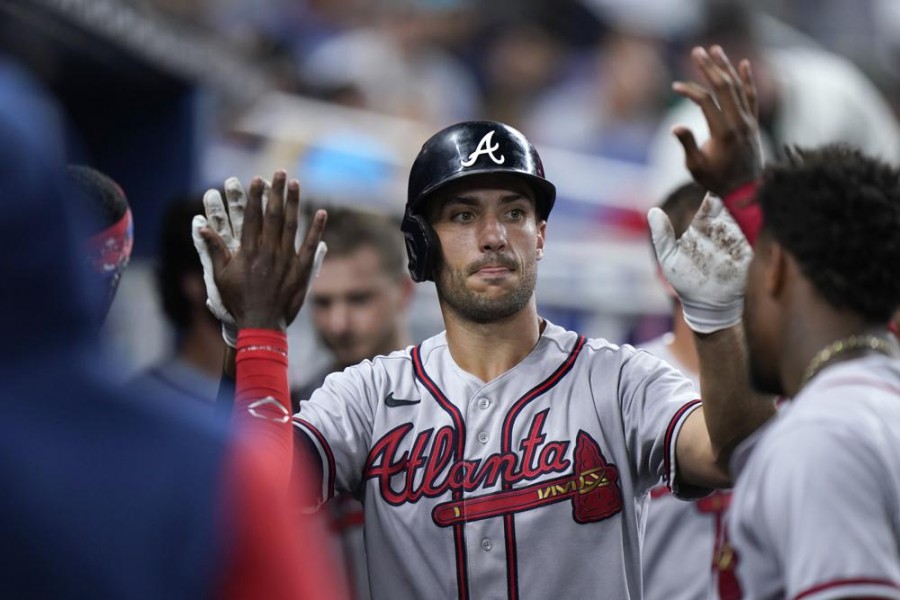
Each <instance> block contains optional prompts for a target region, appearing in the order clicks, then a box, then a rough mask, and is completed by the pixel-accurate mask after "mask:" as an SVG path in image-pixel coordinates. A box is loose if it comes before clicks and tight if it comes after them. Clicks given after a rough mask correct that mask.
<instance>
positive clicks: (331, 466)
mask: <svg viewBox="0 0 900 600" xmlns="http://www.w3.org/2000/svg"><path fill="white" fill-rule="evenodd" d="M294 423H296V424H299V425H301V426H303V427H304V428H305V429H308V430H309V431H310V433H312V434H313V435H314V436H315V438H316V439H317V440H318V441H319V445H320V446H321V447H322V450H324V451H325V458H327V459H328V498H324V500H330V499H331V498H334V478H335V468H334V453H333V452H332V451H331V446H329V445H328V441H327V440H326V439H325V436H324V435H322V432H320V431H319V430H318V429H316V428H315V427H313V426H312V425H311V424H310V423H309V421H307V420H305V419H301V418H300V417H294Z"/></svg>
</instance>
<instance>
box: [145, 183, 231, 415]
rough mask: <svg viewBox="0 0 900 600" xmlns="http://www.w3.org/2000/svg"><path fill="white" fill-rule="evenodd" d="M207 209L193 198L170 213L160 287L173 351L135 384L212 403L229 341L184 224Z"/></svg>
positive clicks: (169, 397)
mask: <svg viewBox="0 0 900 600" xmlns="http://www.w3.org/2000/svg"><path fill="white" fill-rule="evenodd" d="M203 213H204V210H203V202H202V200H200V199H195V198H186V199H181V200H176V201H175V202H173V203H172V204H171V205H170V206H169V209H168V210H167V211H166V215H165V218H164V220H163V228H162V239H161V240H160V255H159V264H158V266H157V271H156V285H157V289H158V291H159V295H160V299H161V301H162V307H163V311H164V312H165V315H166V318H167V319H168V320H169V323H171V325H172V326H173V327H174V329H175V353H174V354H173V355H172V356H170V357H168V358H166V359H165V360H163V361H162V362H160V363H159V364H157V365H155V366H153V367H151V368H150V369H148V370H147V371H145V372H144V373H142V374H141V375H140V376H139V377H138V378H137V379H136V381H135V383H137V384H138V385H140V386H142V387H143V388H144V389H145V390H146V391H147V392H149V393H151V394H152V395H153V396H154V397H157V398H166V399H167V400H170V401H173V402H183V401H184V402H200V403H207V404H209V405H210V406H211V405H212V403H213V402H214V401H215V399H216V393H217V391H218V388H219V378H220V376H221V374H222V361H223V360H224V356H225V342H224V341H223V340H222V331H221V325H220V324H219V321H218V320H217V319H216V318H215V317H214V316H213V315H212V313H210V312H209V309H207V308H206V286H205V285H204V283H203V269H202V267H201V266H200V259H199V258H198V257H197V251H196V250H195V249H194V242H193V240H192V238H191V231H190V228H189V227H188V226H186V225H185V223H188V224H189V223H190V222H191V219H192V218H193V217H194V215H202V214H203Z"/></svg>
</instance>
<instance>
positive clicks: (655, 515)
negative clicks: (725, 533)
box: [641, 334, 731, 600]
mask: <svg viewBox="0 0 900 600" xmlns="http://www.w3.org/2000/svg"><path fill="white" fill-rule="evenodd" d="M670 338H671V334H667V335H665V336H662V337H659V338H656V339H655V340H651V341H649V342H647V343H646V344H642V345H641V348H642V349H643V350H646V351H647V352H649V353H650V354H652V355H654V356H656V357H657V358H659V359H662V360H664V361H665V362H667V363H668V364H670V365H671V366H672V367H674V368H675V369H678V370H679V371H680V372H681V373H682V374H684V376H685V377H687V378H688V379H690V380H691V383H693V384H694V386H695V389H698V390H699V389H700V383H699V381H698V380H697V377H696V376H695V375H694V373H692V372H690V371H689V370H688V369H687V368H686V367H684V365H682V364H681V363H680V362H679V361H678V359H677V358H675V355H673V354H672V352H671V350H669V346H668V340H669V339H670ZM730 499H731V492H730V491H716V492H713V493H712V494H711V495H709V496H707V497H706V498H703V499H702V500H698V501H696V502H685V501H683V500H680V499H678V498H676V497H674V496H673V495H672V494H671V493H670V492H669V489H668V487H667V486H666V485H659V486H656V487H654V488H653V489H652V490H650V501H649V504H648V505H647V507H646V511H645V515H646V516H645V519H646V531H645V533H644V544H643V547H642V550H641V554H642V556H643V560H642V565H643V572H644V598H645V599H646V600H698V599H701V598H707V597H709V595H710V593H711V592H712V590H713V582H714V581H715V577H714V570H715V569H716V566H717V565H718V561H717V560H716V557H717V556H718V555H719V554H720V548H719V542H720V541H721V540H722V535H721V534H722V529H723V526H724V515H725V510H726V509H727V508H728V503H729V501H730Z"/></svg>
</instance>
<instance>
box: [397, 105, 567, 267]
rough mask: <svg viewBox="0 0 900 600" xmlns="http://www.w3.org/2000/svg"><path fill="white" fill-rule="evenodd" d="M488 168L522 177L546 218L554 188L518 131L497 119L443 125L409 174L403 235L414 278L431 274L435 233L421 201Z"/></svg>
mask: <svg viewBox="0 0 900 600" xmlns="http://www.w3.org/2000/svg"><path fill="white" fill-rule="evenodd" d="M491 173H506V174H510V175H515V176H518V177H521V178H523V179H524V180H525V181H526V182H527V183H528V185H530V186H531V189H532V190H533V192H534V197H535V201H536V209H537V214H538V216H539V217H540V218H541V219H546V218H547V217H548V216H549V215H550V211H551V209H552V208H553V202H554V201H555V200H556V188H555V187H554V186H553V184H552V183H550V182H549V181H547V180H546V179H545V178H544V166H543V164H541V157H540V156H538V153H537V150H535V149H534V146H532V145H531V143H530V142H529V141H528V140H527V139H526V138H525V136H524V135H522V133H521V132H520V131H518V130H516V129H514V128H512V127H510V126H509V125H504V124H503V123H498V122H496V121H466V122H463V123H457V124H456V125H452V126H450V127H447V128H446V129H443V130H441V131H439V132H437V133H436V134H434V135H433V136H431V138H430V139H429V140H428V141H427V142H425V144H424V145H423V146H422V150H420V151H419V155H418V156H417V157H416V160H415V162H413V166H412V170H411V171H410V173H409V192H408V194H407V199H406V212H405V214H404V215H403V224H402V229H403V236H404V238H405V239H406V251H407V253H408V254H409V273H410V275H412V278H413V280H415V281H426V280H429V279H431V278H432V277H431V272H432V269H433V268H434V261H435V252H436V251H437V246H438V244H437V238H436V236H435V233H434V230H433V229H432V228H431V225H429V224H428V220H427V219H426V218H425V216H424V215H423V214H422V213H423V210H422V209H423V207H424V205H425V201H426V200H427V199H428V197H429V196H431V195H432V194H433V193H434V192H436V191H437V190H439V189H441V188H443V187H444V186H446V185H447V184H449V183H451V182H453V181H457V180H459V179H463V178H464V177H471V176H473V175H485V174H491Z"/></svg>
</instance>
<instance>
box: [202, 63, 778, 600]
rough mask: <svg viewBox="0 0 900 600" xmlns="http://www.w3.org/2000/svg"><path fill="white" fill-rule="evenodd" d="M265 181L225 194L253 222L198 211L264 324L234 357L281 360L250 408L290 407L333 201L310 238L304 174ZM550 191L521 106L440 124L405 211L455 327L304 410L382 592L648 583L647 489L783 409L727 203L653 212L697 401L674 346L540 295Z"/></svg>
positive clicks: (344, 382)
mask: <svg viewBox="0 0 900 600" xmlns="http://www.w3.org/2000/svg"><path fill="white" fill-rule="evenodd" d="M709 70H710V71H711V72H713V71H714V72H715V74H716V75H718V74H719V72H720V70H721V69H720V68H719V67H716V68H715V69H713V68H712V67H710V69H709ZM711 76H712V75H711ZM713 129H714V133H713V138H712V142H711V145H707V147H706V148H705V152H706V154H704V156H706V157H707V158H708V159H709V160H710V161H712V162H717V161H720V159H721V158H722V148H723V147H725V148H727V147H728V144H729V143H730V138H728V136H720V135H719V132H718V130H715V128H713ZM741 158H746V157H741ZM754 160H755V161H758V160H759V158H758V155H757V156H752V157H750V165H749V169H750V170H751V171H752V173H753V174H755V172H756V171H755V170H754V169H756V167H757V166H758V163H757V162H753V161H754ZM745 163H746V161H744V163H739V164H738V167H746V164H745ZM746 175H747V172H746V169H741V168H739V169H735V168H734V165H733V164H726V165H724V166H723V168H722V170H721V173H720V176H721V178H722V181H724V182H726V183H734V182H735V181H734V180H740V181H741V182H743V178H745V177H746ZM285 188H287V191H288V193H287V197H286V198H285V197H284V196H283V193H284V190H285ZM248 196H249V198H248V201H247V204H246V211H244V207H232V206H229V208H235V209H236V211H235V214H239V215H241V216H242V219H241V223H240V225H241V233H240V234H239V235H238V234H236V233H235V232H234V228H233V224H232V227H229V219H223V218H219V219H213V220H211V221H210V222H209V223H208V224H207V223H206V222H204V221H203V219H202V218H198V219H195V228H196V231H197V234H198V236H201V237H202V239H204V240H205V241H206V244H205V245H201V250H204V251H206V252H207V253H208V254H207V257H206V259H205V260H206V261H207V263H208V264H210V265H211V267H212V272H213V274H214V281H215V283H216V285H217V289H214V290H211V291H210V295H211V298H210V299H211V300H213V296H216V297H219V293H221V296H220V299H221V304H222V307H224V308H227V309H228V312H230V313H231V314H233V316H234V317H235V319H236V321H237V322H239V323H243V324H244V325H245V327H250V328H249V329H241V330H240V332H239V334H238V338H237V345H236V356H237V369H238V372H239V373H240V370H241V368H242V360H244V359H243V358H242V357H247V356H252V357H254V359H257V360H260V361H261V360H263V359H264V358H266V357H268V358H269V360H270V364H271V368H270V369H269V371H268V373H267V374H266V377H267V378H268V381H269V382H271V389H272V390H273V395H272V396H271V397H270V398H265V399H263V400H260V401H258V402H254V403H253V404H247V402H246V398H244V399H243V400H242V399H241V398H240V397H239V398H238V399H237V401H236V404H235V411H236V412H235V414H236V417H237V418H238V419H246V418H247V415H248V414H251V411H253V410H254V409H255V410H257V411H259V409H260V408H265V409H266V410H268V411H270V413H271V414H273V415H275V414H276V411H278V410H279V409H280V410H282V411H284V412H286V411H287V407H288V406H289V404H288V402H289V399H288V397H287V394H286V391H285V392H282V390H281V389H280V388H279V386H282V385H286V383H285V384H282V382H283V381H286V364H285V363H286V360H285V358H284V357H285V356H286V347H285V341H284V339H285V338H284V334H283V330H284V327H285V324H286V323H287V322H290V320H291V319H292V318H293V316H294V315H296V312H297V310H299V307H300V304H302V301H303V298H304V294H305V288H306V285H307V283H308V280H309V277H310V274H311V272H312V270H313V260H314V259H313V257H314V254H315V249H316V243H317V241H318V239H319V238H320V237H321V231H322V230H323V228H324V222H325V219H326V215H325V214H324V212H320V213H317V214H316V216H315V218H314V219H313V221H312V224H311V226H310V229H309V231H308V233H307V235H306V237H305V239H304V242H303V243H302V244H301V245H300V247H299V251H295V247H294V243H293V241H294V238H295V236H296V229H297V219H296V215H297V210H298V209H297V203H298V202H299V200H298V197H299V184H298V183H297V182H296V181H292V182H290V183H286V175H285V174H284V173H283V172H279V173H276V176H275V178H274V179H273V184H272V187H271V190H270V191H269V192H268V194H267V202H268V205H267V207H266V208H265V209H264V208H263V207H262V196H263V183H262V180H260V179H258V178H257V179H255V180H254V181H253V183H252V184H251V186H250V190H249V194H248ZM554 199H555V188H554V187H553V185H552V184H551V183H550V182H549V181H548V180H547V179H545V177H544V172H543V167H542V165H541V161H540V158H539V156H538V154H537V152H536V151H535V149H534V148H533V146H532V145H531V144H530V143H529V142H528V141H527V140H526V139H525V138H524V136H522V134H521V133H519V132H518V131H516V130H514V129H512V128H510V127H508V126H505V125H503V124H500V123H496V122H487V121H476V122H466V123H461V124H457V125H454V126H452V127H449V128H447V129H445V130H442V131H440V132H438V133H437V134H435V135H434V136H433V137H432V138H431V139H429V140H428V141H427V142H425V144H424V146H423V147H422V150H421V151H420V153H419V155H418V157H417V158H416V160H415V162H414V164H413V167H412V171H411V174H410V179H409V195H408V202H407V207H406V213H405V217H404V221H403V225H402V229H403V231H404V233H405V235H406V239H407V249H408V253H409V259H410V260H409V267H410V273H411V275H412V276H413V279H415V280H416V281H425V280H429V279H433V280H434V282H435V285H436V287H437V290H438V296H439V301H440V306H441V310H442V314H443V317H444V322H445V326H446V330H445V331H444V332H442V333H440V334H439V335H437V336H435V337H432V338H430V339H428V340H426V341H424V342H423V343H422V344H420V345H418V346H415V347H411V348H408V349H405V350H401V351H398V352H394V353H392V354H390V355H387V356H382V357H377V358H375V359H374V360H372V361H365V362H363V363H361V364H359V365H356V366H354V367H350V368H348V369H346V370H345V371H343V372H342V373H337V374H333V375H330V376H329V377H328V378H327V379H326V380H325V383H324V385H323V387H322V388H320V389H319V390H317V391H316V392H315V393H314V394H313V395H312V397H311V398H310V399H309V401H308V402H304V403H303V404H302V409H301V411H300V413H299V414H297V415H295V416H294V419H293V422H294V425H295V435H296V441H297V442H298V444H299V445H304V446H307V447H309V448H310V449H311V451H312V453H313V455H314V456H316V457H318V460H319V463H320V467H321V475H322V477H321V483H322V485H321V489H320V490H319V496H320V498H319V499H320V500H324V499H327V498H330V497H332V496H333V495H334V494H335V492H337V491H341V492H352V493H355V494H357V495H358V496H359V497H361V498H363V501H364V505H365V511H366V545H367V555H368V560H369V573H370V584H371V592H372V596H373V597H375V598H488V597H506V598H544V597H568V598H571V597H580V596H585V597H592V596H597V595H598V594H599V595H603V596H607V597H614V598H639V597H641V574H640V556H639V547H640V539H639V531H640V529H641V523H640V518H639V515H638V514H637V511H636V507H635V498H639V497H641V496H643V495H644V494H646V493H647V491H648V490H649V489H650V488H651V487H652V486H653V485H654V484H655V483H656V482H657V481H659V480H660V479H665V480H666V482H667V484H668V485H669V486H670V488H671V489H672V491H673V493H675V494H677V495H680V496H682V497H688V498H690V497H695V496H698V495H703V494H705V493H707V492H708V488H710V487H718V486H726V485H728V484H729V483H730V482H729V478H728V475H727V473H726V471H725V469H724V468H723V465H724V464H725V462H726V461H727V458H728V456H729V455H730V453H731V450H732V449H733V448H734V446H735V444H737V442H739V441H740V440H741V439H743V438H744V437H745V436H746V435H747V434H748V433H750V432H751V431H753V430H754V429H755V428H756V427H758V426H759V425H760V424H761V423H763V422H765V421H766V420H767V419H768V418H769V417H770V415H771V413H772V408H771V406H770V405H767V403H765V402H763V401H761V400H760V399H759V398H757V397H756V396H755V395H753V394H751V393H749V391H748V383H747V381H746V372H745V369H744V367H743V364H744V363H743V354H742V352H743V350H742V332H741V330H740V328H739V327H738V326H737V324H738V323H739V321H740V314H741V305H742V298H741V290H742V288H743V277H744V268H745V266H746V264H747V261H749V246H748V245H747V243H746V240H745V239H744V238H743V236H742V235H741V233H740V231H739V229H738V227H737V225H736V224H735V223H734V221H732V220H731V218H730V217H729V216H728V215H727V212H726V211H725V210H724V209H723V207H722V205H721V203H719V202H718V201H716V200H715V199H710V200H707V201H705V202H704V204H703V206H702V208H701V209H700V210H699V211H698V214H697V216H696V218H695V220H694V222H693V224H692V227H691V228H690V229H689V231H688V233H686V234H685V235H684V236H682V238H681V239H680V240H676V239H675V238H674V234H673V233H672V229H671V226H670V224H669V223H668V220H667V219H665V217H664V215H663V217H662V219H660V218H659V217H658V216H655V217H653V215H651V216H652V217H653V218H652V219H651V223H653V225H654V236H653V237H654V245H655V247H656V249H657V254H658V257H659V260H660V264H661V266H662V268H663V270H664V271H665V273H666V274H667V276H668V277H669V279H670V281H671V283H672V285H673V286H674V287H675V289H676V290H677V291H678V293H679V295H680V297H681V299H682V304H683V306H684V314H685V318H686V320H687V322H688V323H689V324H690V325H691V327H692V329H694V330H695V331H696V332H698V335H697V340H696V341H697V350H698V355H699V359H700V371H701V381H702V387H703V389H704V398H705V402H704V404H703V405H702V406H701V403H700V400H699V399H698V398H697V393H696V392H695V391H694V389H693V387H692V386H691V384H690V382H689V381H688V380H686V379H685V378H684V377H683V376H682V375H680V374H679V373H678V372H677V371H675V370H674V369H673V368H672V367H670V366H669V365H667V364H666V363H664V362H663V361H661V360H659V359H657V358H655V357H653V356H652V355H650V354H648V353H646V352H642V351H639V350H635V349H634V348H631V347H629V346H616V345H614V344H611V343H609V342H607V341H606V340H603V339H586V338H585V337H584V336H581V335H579V334H577V333H575V332H571V331H567V330H565V329H564V328H562V327H559V326H557V325H554V324H553V323H550V322H549V321H547V320H546V319H543V318H541V317H540V316H539V315H538V312H537V307H536V302H535V296H534V286H535V280H536V272H537V263H538V262H539V260H540V258H541V256H542V255H543V252H544V250H545V234H546V228H547V217H548V216H549V214H550V212H551V210H552V208H553V202H554ZM220 202H221V201H220ZM229 204H230V203H229ZM210 208H212V209H213V210H211V211H210V212H211V213H212V214H215V215H220V216H221V215H223V214H225V211H224V208H223V207H221V206H214V207H208V210H209V209H210ZM235 240H240V244H239V246H238V245H237V244H235V243H234V241H235ZM229 246H230V247H229ZM261 272H268V273H270V274H271V277H270V279H269V280H268V281H266V282H265V285H259V289H257V290H254V294H255V295H256V296H257V297H263V296H265V297H268V298H271V299H272V301H271V303H272V306H273V307H274V308H273V309H272V311H271V313H270V314H268V315H266V316H265V318H263V317H262V316H260V315H257V314H254V315H250V316H248V315H246V314H245V313H244V311H245V307H244V306H243V305H242V304H241V303H240V302H236V301H234V299H233V298H232V295H233V293H234V290H235V289H243V285H244V283H245V281H246V279H247V276H248V274H249V273H255V274H257V275H258V274H259V273H261ZM217 308H219V307H217ZM723 357H728V358H729V360H722V359H723ZM260 372H261V369H260ZM258 385H262V384H261V383H259V384H258ZM263 402H264V403H265V406H264V407H263V406H262V403H263ZM254 404H255V405H256V406H253V405H254ZM256 421H257V422H258V423H259V424H266V423H268V424H270V425H273V427H272V434H271V436H270V439H269V443H268V444H267V445H268V447H269V449H270V450H271V451H273V452H274V451H279V450H280V451H281V452H282V456H284V460H285V471H286V472H289V468H290V462H291V460H292V457H293V455H292V454H291V450H290V447H289V444H286V441H285V437H284V433H283V429H282V428H281V427H280V423H277V422H276V419H275V418H273V419H272V420H271V421H268V422H267V421H265V420H263V419H256Z"/></svg>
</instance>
